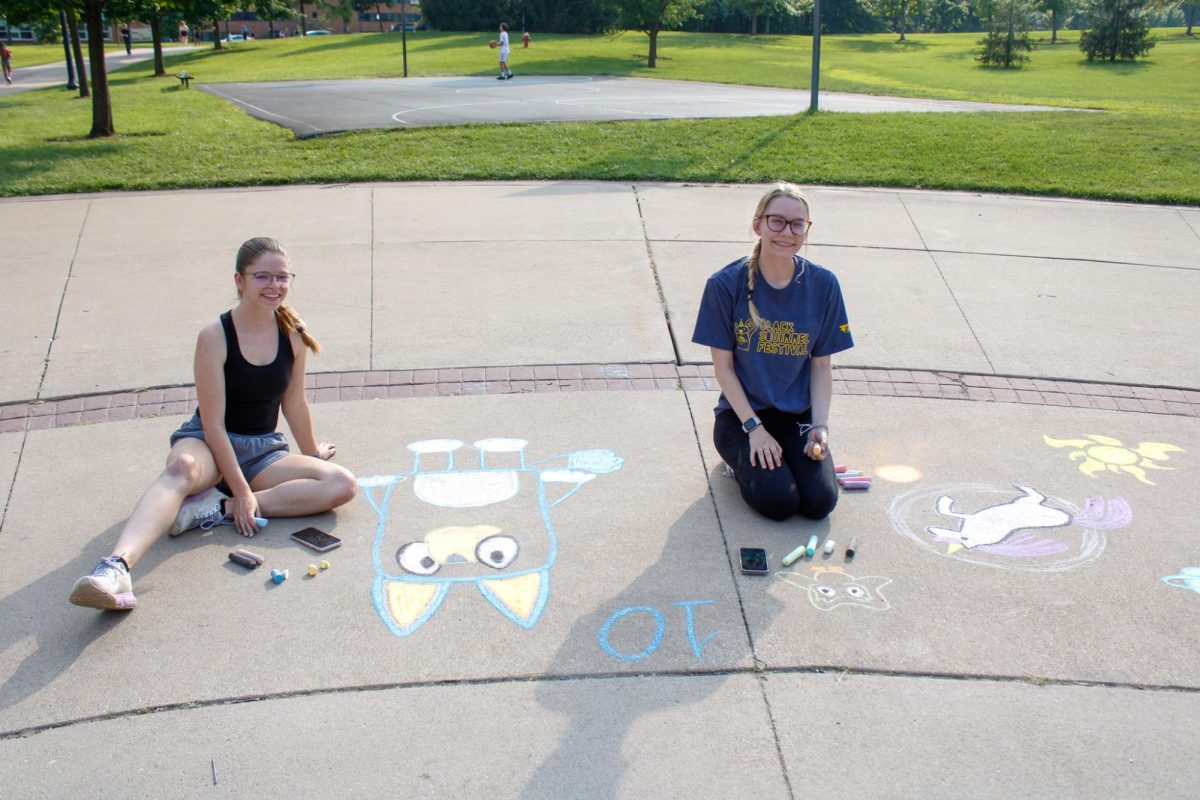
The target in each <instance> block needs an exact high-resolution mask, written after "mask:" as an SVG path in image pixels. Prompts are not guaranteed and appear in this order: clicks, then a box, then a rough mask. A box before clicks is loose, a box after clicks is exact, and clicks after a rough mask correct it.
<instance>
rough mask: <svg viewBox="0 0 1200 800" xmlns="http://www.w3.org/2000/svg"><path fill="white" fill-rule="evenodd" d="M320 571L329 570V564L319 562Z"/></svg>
mask: <svg viewBox="0 0 1200 800" xmlns="http://www.w3.org/2000/svg"><path fill="white" fill-rule="evenodd" d="M321 569H329V562H328V561H322V562H321Z"/></svg>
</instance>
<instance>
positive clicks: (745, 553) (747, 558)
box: [741, 547, 770, 575]
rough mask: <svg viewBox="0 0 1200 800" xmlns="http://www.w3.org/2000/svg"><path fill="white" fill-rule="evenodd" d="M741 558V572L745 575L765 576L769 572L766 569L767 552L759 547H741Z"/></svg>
mask: <svg viewBox="0 0 1200 800" xmlns="http://www.w3.org/2000/svg"><path fill="white" fill-rule="evenodd" d="M741 556H742V572H744V573H746V574H747V575H766V574H767V573H768V572H770V570H769V569H768V568H767V551H766V550H764V549H762V548H761V547H743V548H742V550H741Z"/></svg>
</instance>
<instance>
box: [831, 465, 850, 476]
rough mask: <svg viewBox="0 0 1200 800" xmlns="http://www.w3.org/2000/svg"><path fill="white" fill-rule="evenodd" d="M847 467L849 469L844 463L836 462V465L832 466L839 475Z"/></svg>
mask: <svg viewBox="0 0 1200 800" xmlns="http://www.w3.org/2000/svg"><path fill="white" fill-rule="evenodd" d="M848 469H850V468H849V467H847V466H846V465H845V464H838V465H837V466H835V467H834V468H833V471H834V472H836V473H838V474H839V475H840V474H841V473H843V472H845V471H846V470H848Z"/></svg>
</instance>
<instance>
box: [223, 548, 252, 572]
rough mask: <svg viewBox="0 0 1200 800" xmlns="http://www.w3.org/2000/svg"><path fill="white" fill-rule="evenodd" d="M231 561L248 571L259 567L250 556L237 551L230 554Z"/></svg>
mask: <svg viewBox="0 0 1200 800" xmlns="http://www.w3.org/2000/svg"><path fill="white" fill-rule="evenodd" d="M229 560H230V561H232V562H233V563H235V564H241V565H242V566H243V567H246V568H248V569H254V568H255V567H257V566H258V562H257V561H255V560H254V559H253V558H250V557H249V556H245V555H242V553H240V552H238V551H237V550H233V551H231V552H230V553H229Z"/></svg>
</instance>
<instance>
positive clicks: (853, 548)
mask: <svg viewBox="0 0 1200 800" xmlns="http://www.w3.org/2000/svg"><path fill="white" fill-rule="evenodd" d="M856 552H858V537H857V536H851V537H850V544H848V545H846V558H854V554H855V553H856Z"/></svg>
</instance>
